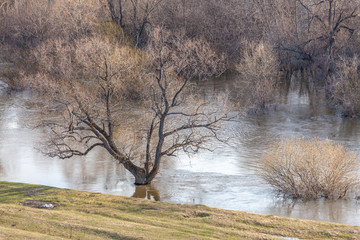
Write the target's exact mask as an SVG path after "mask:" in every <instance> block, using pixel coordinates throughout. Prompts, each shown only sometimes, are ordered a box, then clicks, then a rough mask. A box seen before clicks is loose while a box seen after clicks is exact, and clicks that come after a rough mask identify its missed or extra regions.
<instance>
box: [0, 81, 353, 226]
mask: <svg viewBox="0 0 360 240" xmlns="http://www.w3.org/2000/svg"><path fill="white" fill-rule="evenodd" d="M234 78H236V77H234V76H231V75H230V76H228V77H224V78H223V79H220V80H218V81H213V82H208V83H206V84H203V85H204V86H203V87H204V89H205V91H204V92H205V93H204V94H213V92H222V91H226V92H227V93H228V94H235V93H234V91H236V90H234V89H235V88H234V84H236V81H235V80H234ZM310 88H311V87H310ZM307 89H308V86H307V85H306V84H305V86H304V85H300V84H299V82H298V81H296V79H295V80H293V81H291V83H290V85H289V86H288V87H287V88H285V90H284V93H283V94H282V98H281V100H280V102H281V103H280V104H278V105H277V107H276V108H275V109H272V110H269V111H268V112H267V113H266V114H261V115H247V116H243V117H241V119H240V121H239V122H236V123H231V126H229V128H228V129H227V131H231V134H232V135H235V138H234V140H233V143H232V146H221V147H218V148H217V149H216V150H215V151H214V152H200V153H199V154H197V155H193V156H190V157H189V156H187V155H179V156H178V157H176V158H171V159H167V160H166V161H165V162H164V164H163V165H162V168H161V172H160V173H159V175H158V176H157V178H156V179H155V180H154V182H153V184H152V185H151V186H142V187H135V186H134V185H133V178H132V176H131V175H130V174H128V173H127V172H126V171H125V170H124V169H123V168H122V167H120V166H119V165H118V164H117V163H116V162H114V161H113V160H112V159H111V158H110V157H109V156H108V155H107V154H106V153H105V152H103V151H101V150H99V151H95V152H92V153H90V154H89V155H88V156H87V157H86V158H80V157H79V158H73V159H68V160H59V159H49V158H47V157H44V156H43V155H42V154H41V153H39V152H38V151H37V150H36V147H37V143H38V142H39V141H40V140H41V139H42V138H44V132H43V131H42V130H41V129H30V128H28V127H27V126H28V123H31V122H33V121H36V120H37V118H39V115H40V114H39V112H37V111H36V110H33V109H31V108H30V107H29V106H28V105H27V100H28V99H31V96H30V95H29V94H28V93H21V94H20V93H19V94H11V95H8V94H6V93H2V94H1V95H0V99H1V100H0V180H3V181H12V182H25V183H34V184H43V185H49V186H55V187H60V188H71V189H78V190H87V191H96V192H103V193H110V194H118V195H124V196H134V197H142V198H149V199H153V200H160V201H166V202H174V203H189V204H204V205H207V206H211V207H216V208H223V209H232V210H241V211H247V212H252V213H260V214H272V215H278V216H285V217H293V218H302V219H312V220H321V221H331V222H339V223H345V224H351V225H358V226H360V201H356V200H338V201H330V200H319V201H309V202H302V201H290V200H287V201H284V200H283V199H282V198H281V197H279V196H277V195H276V194H275V193H274V192H273V191H272V190H271V188H270V187H269V186H268V185H266V184H265V183H263V182H262V181H261V179H260V178H259V177H258V176H257V175H256V166H257V165H258V162H259V158H260V156H261V154H262V153H263V151H264V150H265V149H266V148H267V147H268V146H269V144H270V143H272V142H274V141H277V140H279V139H280V138H281V137H283V136H305V137H313V136H318V137H320V138H322V139H324V138H329V139H332V140H334V141H337V142H340V143H342V144H344V145H346V146H347V147H349V148H350V149H352V150H354V151H358V152H359V151H360V121H359V120H353V119H342V118H341V117H339V115H338V114H336V112H335V110H334V109H332V108H328V107H327V104H326V100H325V98H324V93H323V91H316V92H312V91H311V92H312V93H311V94H310V93H309V91H308V90H307Z"/></svg>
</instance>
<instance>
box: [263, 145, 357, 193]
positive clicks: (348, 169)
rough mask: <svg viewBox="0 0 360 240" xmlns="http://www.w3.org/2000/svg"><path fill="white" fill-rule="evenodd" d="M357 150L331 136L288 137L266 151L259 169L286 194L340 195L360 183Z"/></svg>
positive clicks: (265, 177)
mask: <svg viewBox="0 0 360 240" xmlns="http://www.w3.org/2000/svg"><path fill="white" fill-rule="evenodd" d="M358 170H359V163H358V160H357V156H356V154H355V153H354V152H352V151H349V150H348V149H347V148H346V147H344V146H342V145H341V144H338V143H335V142H332V141H330V140H320V139H319V138H312V139H309V140H306V139H304V138H286V139H283V140H281V141H280V142H279V143H275V144H274V145H273V146H271V148H270V149H269V150H268V151H267V152H266V153H265V154H264V155H263V157H262V159H261V167H260V169H259V173H260V175H261V176H262V178H263V179H264V180H265V181H266V182H267V183H268V184H270V185H271V186H272V187H273V188H274V189H276V190H277V191H279V192H280V193H283V194H284V196H286V197H292V198H300V199H318V198H321V197H323V198H328V199H339V198H345V197H347V196H349V193H350V192H352V191H353V190H355V189H356V188H357V187H358V183H359V181H358V180H359V174H358Z"/></svg>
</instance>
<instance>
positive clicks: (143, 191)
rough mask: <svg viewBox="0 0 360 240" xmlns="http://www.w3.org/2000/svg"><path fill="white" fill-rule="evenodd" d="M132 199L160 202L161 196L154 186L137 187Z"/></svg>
mask: <svg viewBox="0 0 360 240" xmlns="http://www.w3.org/2000/svg"><path fill="white" fill-rule="evenodd" d="M132 197H135V198H145V199H149V200H154V201H160V194H159V192H158V190H157V189H156V188H155V187H154V186H153V185H147V186H136V187H135V192H134V194H133V195H132Z"/></svg>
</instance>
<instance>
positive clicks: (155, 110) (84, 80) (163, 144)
mask: <svg viewBox="0 0 360 240" xmlns="http://www.w3.org/2000/svg"><path fill="white" fill-rule="evenodd" d="M165 39H166V40H165ZM34 56H35V59H37V61H38V64H39V66H40V68H39V69H42V70H41V72H40V73H39V74H37V75H36V76H32V77H28V78H27V79H28V80H29V82H30V83H31V86H32V87H33V88H34V89H36V90H37V91H39V92H40V93H41V94H40V96H43V97H44V98H45V101H44V102H46V103H45V107H46V108H47V109H49V111H48V112H47V113H48V114H49V115H48V116H52V117H51V118H48V119H47V120H46V121H44V122H43V124H44V125H45V126H47V127H48V129H49V139H48V140H47V141H46V144H45V146H44V148H43V152H44V153H46V154H47V155H48V156H50V157H59V158H62V159H66V158H71V157H73V156H84V155H87V154H88V153H89V152H91V151H92V150H93V149H95V148H98V147H101V148H104V149H106V150H107V152H108V153H109V154H110V155H111V156H113V158H114V159H116V160H117V161H118V162H119V163H120V164H122V165H123V166H124V167H125V169H127V170H128V171H129V172H130V173H132V175H133V176H134V177H135V184H138V185H146V184H149V183H151V181H152V180H153V179H154V177H155V176H156V175H157V173H158V172H159V168H160V164H161V162H162V160H163V158H164V157H165V156H174V155H175V154H176V152H177V151H179V150H183V151H185V152H188V153H194V152H197V151H198V150H199V149H201V148H206V146H205V144H206V142H207V141H208V140H210V139H214V138H215V139H219V137H218V131H219V130H220V127H221V122H223V121H224V120H227V119H228V117H227V115H226V114H221V115H219V114H220V112H221V111H222V110H223V108H224V105H222V106H221V109H220V108H219V107H216V106H215V105H214V106H211V105H209V104H207V100H201V99H195V97H194V96H193V95H192V94H191V91H192V90H193V88H192V84H191V81H190V80H191V79H192V78H193V77H195V76H198V77H204V76H206V75H212V74H214V73H216V72H218V71H219V70H221V69H222V64H221V58H218V57H217V56H216V54H215V53H214V52H213V51H212V50H211V49H210V48H209V47H208V45H207V44H206V43H204V42H203V41H200V40H186V39H185V38H183V37H181V36H180V37H179V36H176V35H172V34H170V33H169V32H166V31H164V30H156V31H154V34H153V36H152V41H151V44H150V45H149V47H148V50H147V53H146V54H144V53H141V52H139V50H134V49H130V48H128V47H124V46H117V45H114V44H113V43H109V42H108V41H106V40H103V39H99V38H92V39H85V40H80V41H77V42H75V43H74V44H69V43H64V42H61V41H58V42H50V43H48V44H47V45H45V46H43V47H40V48H38V49H37V50H36V51H35V53H34ZM133 88H139V89H136V90H137V91H139V94H140V95H141V96H142V104H141V105H142V107H139V109H138V110H139V111H140V112H141V113H142V114H141V116H140V114H139V115H137V116H136V117H135V120H134V119H131V120H129V119H127V117H124V112H132V111H135V109H134V108H133V107H130V106H129V105H127V102H128V101H127V98H128V97H129V96H128V95H127V93H129V91H130V92H131V90H133ZM54 110H56V112H58V113H62V114H61V117H59V116H57V117H56V116H54V114H51V113H53V112H54ZM220 110H221V111H220ZM137 120H138V121H137ZM133 122H134V123H133Z"/></svg>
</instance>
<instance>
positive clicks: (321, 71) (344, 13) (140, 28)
mask: <svg viewBox="0 0 360 240" xmlns="http://www.w3.org/2000/svg"><path fill="white" fill-rule="evenodd" d="M0 6H1V7H0V18H1V23H0V35H1V39H0V40H1V42H2V49H3V52H6V53H7V56H8V58H9V61H11V62H14V63H15V66H16V71H11V74H9V76H8V78H9V82H10V84H11V86H13V87H14V88H22V87H24V85H23V84H21V83H19V79H21V76H19V73H25V74H28V73H29V72H32V71H34V70H36V69H37V68H36V67H34V64H35V65H36V62H34V61H32V59H31V54H29V52H28V51H29V50H31V49H33V48H35V47H37V46H39V45H42V44H44V43H45V44H46V42H47V41H53V40H56V39H62V41H65V42H72V41H75V40H76V39H82V38H84V37H91V36H94V35H96V34H100V35H103V36H108V37H111V38H112V39H113V40H115V42H118V43H121V44H125V45H128V46H131V47H134V48H137V49H142V50H143V49H146V48H147V46H148V45H149V43H150V42H151V39H152V37H153V36H154V34H153V31H154V30H155V29H157V28H159V27H161V28H163V29H166V30H167V31H170V32H171V33H172V34H175V35H178V34H180V35H183V36H185V37H186V38H189V39H193V40H194V39H197V40H199V39H201V41H202V42H204V44H205V45H206V44H207V45H208V46H209V47H210V48H211V49H212V50H213V51H215V52H216V54H217V56H218V57H219V60H221V62H222V64H223V66H224V68H223V70H225V69H233V70H234V69H237V70H238V71H239V72H240V74H243V76H244V78H247V79H248V78H251V79H252V80H251V82H253V81H254V82H256V83H254V85H255V87H254V86H253V87H251V88H250V89H251V92H250V97H249V98H255V103H254V101H249V102H251V103H252V104H250V105H253V106H250V107H254V105H255V106H256V107H257V108H260V109H261V108H264V107H265V106H268V105H269V104H268V103H270V102H274V99H270V98H269V95H270V94H269V93H272V92H273V88H274V86H275V85H279V82H280V81H281V80H283V79H284V78H278V79H277V80H276V83H275V82H274V80H273V78H272V77H269V76H264V75H263V74H262V75H261V74H260V75H261V76H260V75H257V76H256V75H254V74H252V75H251V77H249V75H248V73H250V72H252V73H255V72H257V71H258V70H260V71H264V70H263V69H262V67H263V66H264V65H263V64H264V63H263V62H257V63H255V64H252V65H249V64H247V62H248V59H249V56H248V53H249V42H251V43H256V44H254V45H257V44H258V45H259V46H257V47H258V48H261V46H267V48H268V49H271V52H272V53H271V55H267V56H264V57H265V58H266V59H267V60H266V62H268V61H270V62H273V63H275V62H277V63H278V64H275V65H272V66H273V67H274V68H276V69H271V73H270V74H271V75H273V74H272V71H273V70H276V71H277V73H278V75H279V76H281V75H283V76H289V75H288V74H291V73H292V72H293V71H296V70H303V71H304V72H306V73H307V74H309V75H311V78H312V79H314V81H318V82H322V84H323V86H327V88H326V89H327V90H328V98H329V103H336V104H338V105H339V106H341V107H342V108H341V110H343V115H344V116H350V117H351V116H357V114H358V111H359V110H357V109H358V108H357V107H356V106H353V105H356V104H357V103H356V99H353V100H348V99H352V98H353V95H351V93H348V92H347V93H345V92H344V94H345V95H347V94H349V95H351V96H345V97H344V96H340V97H339V94H340V95H341V94H342V93H341V91H340V90H339V85H341V86H342V88H343V89H344V88H348V89H349V88H351V86H350V85H351V84H352V83H350V82H349V81H347V80H346V79H347V78H348V77H347V76H345V73H344V66H343V63H344V62H349V61H351V60H350V59H353V58H354V57H355V58H356V57H357V56H358V55H359V54H360V48H359V46H360V44H359V43H360V37H359V36H360V34H359V28H358V26H360V24H359V20H360V19H359V16H358V14H359V6H360V2H359V1H358V0H356V1H347V0H326V1H315V0H276V1H273V0H266V1H237V0H231V1H225V0H220V1H208V0H187V1H184V0H145V1H133V0H90V1H86V3H85V1H71V0H66V1H57V0H51V1H48V0H34V1H26V0H1V1H0ZM113 42H114V41H113ZM255 47H256V46H252V48H255ZM250 48H251V47H250ZM269 51H270V50H269ZM353 64H355V62H353ZM238 66H240V67H238ZM244 67H245V68H244ZM254 78H255V79H254ZM344 78H345V80H343V79H344ZM270 79H271V80H270ZM344 84H345V85H346V86H345V85H344ZM258 85H260V86H261V87H259V86H258ZM264 86H265V87H264ZM239 89H240V90H239V91H240V92H241V89H242V87H239ZM261 89H262V90H261ZM265 89H267V90H269V91H267V92H268V94H267V95H268V96H264V94H262V93H261V92H264V90H265ZM275 95H276V94H275ZM340 98H342V99H340ZM275 99H276V97H275ZM346 99H347V100H346ZM265 103H266V104H265ZM349 109H350V110H349Z"/></svg>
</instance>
